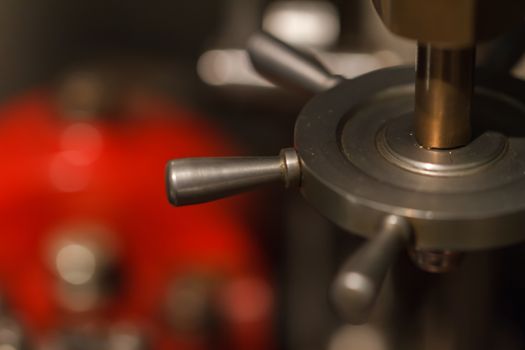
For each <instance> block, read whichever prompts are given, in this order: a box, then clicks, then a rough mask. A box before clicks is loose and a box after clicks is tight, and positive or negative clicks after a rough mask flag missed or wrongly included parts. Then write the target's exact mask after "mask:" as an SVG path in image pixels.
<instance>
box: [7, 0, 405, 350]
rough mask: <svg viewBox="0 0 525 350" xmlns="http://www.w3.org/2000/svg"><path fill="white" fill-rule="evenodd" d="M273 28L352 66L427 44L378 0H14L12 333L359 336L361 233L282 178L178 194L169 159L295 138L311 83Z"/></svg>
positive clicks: (55, 338)
mask: <svg viewBox="0 0 525 350" xmlns="http://www.w3.org/2000/svg"><path fill="white" fill-rule="evenodd" d="M261 28H263V29H264V30H266V31H268V32H270V33H272V34H274V35H275V36H277V37H279V38H281V39H283V40H285V41H287V42H289V43H290V44H293V45H296V46H298V47H301V48H304V49H306V50H310V51H311V52H313V53H314V54H315V55H316V56H318V57H319V58H320V59H321V60H322V61H323V63H325V64H326V66H327V67H329V68H330V69H331V70H332V71H333V72H335V73H337V74H340V75H343V76H346V77H353V76H357V75H359V74H363V73H365V72H367V71H370V70H374V69H378V68H382V67H387V66H392V65H399V64H406V63H412V62H413V58H414V45H413V44H412V43H410V42H407V41H405V40H402V39H400V38H396V37H394V36H393V35H391V34H390V33H388V32H387V30H386V29H385V28H383V26H382V24H381V23H380V21H379V19H378V18H377V15H376V13H375V12H374V11H373V9H372V5H371V2H370V1H369V0H352V1H343V0H340V1H322V0H312V1H301V0H293V1H263V0H216V1H209V0H193V1H168V0H150V1H144V0H141V1H138V0H128V1H114V0H104V1H102V0H89V1H88V0H85V1H80V0H79V1H66V0H42V1H29V0H5V1H2V2H0V164H1V169H2V170H1V172H0V237H1V239H0V349H1V350H19V349H60V350H62V349H63V350H69V349H79V350H84V349H85V350H91V349H93V350H94V349H97V350H100V349H108V350H128V349H129V350H131V349H133V350H135V349H137V350H139V349H183V350H184V349H199V350H200V349H203V350H204V349H231V350H235V349H250V350H257V349H261V350H262V349H265V350H268V349H301V350H308V349H340V348H344V342H345V341H344V339H345V327H344V326H343V324H342V323H341V322H340V321H339V320H338V319H337V317H336V316H335V313H334V312H333V310H332V308H331V306H330V303H329V301H328V298H327V290H328V286H329V285H330V282H331V280H332V278H333V275H334V273H335V272H336V269H337V267H338V266H339V264H340V262H341V260H342V259H343V258H344V257H345V256H346V255H347V254H348V252H349V249H351V248H350V247H352V246H353V245H354V243H355V242H358V241H359V240H358V239H357V238H352V237H351V236H350V235H348V234H346V233H342V232H339V231H338V230H337V229H336V228H335V227H334V226H333V225H331V224H330V223H328V222H327V221H325V220H324V219H322V218H321V217H320V216H319V215H318V214H317V213H316V212H315V211H313V210H312V209H311V208H309V207H308V206H307V205H306V204H305V203H303V202H302V201H301V200H300V199H299V198H297V196H296V195H294V194H293V193H291V194H290V193H288V194H283V193H281V192H280V191H279V190H277V189H272V188H268V189H267V190H266V191H259V192H255V193H252V194H248V195H242V196H238V197H235V198H232V199H227V200H221V201H218V202H216V203H210V204H205V205H200V206H196V207H188V208H173V207H170V206H169V204H168V202H167V200H166V198H165V193H164V191H165V190H164V165H165V163H166V161H168V160H169V159H173V158H179V157H186V156H217V155H253V154H257V155H272V154H276V153H277V152H278V150H279V149H281V148H283V147H286V146H290V144H291V143H292V135H293V124H294V121H295V117H296V115H297V113H298V112H299V110H300V109H301V106H302V105H303V104H304V103H305V101H306V100H305V98H303V97H301V96H299V95H295V94H293V93H290V92H286V91H283V90H281V89H279V88H276V87H274V86H273V85H271V84H270V83H268V82H267V81H265V80H263V79H262V78H260V77H259V76H258V75H257V74H256V73H255V72H254V71H253V69H252V68H251V66H250V63H249V61H248V59H247V55H246V53H245V51H244V50H243V47H244V45H245V42H246V40H247V39H248V37H249V36H250V34H251V33H253V32H254V31H256V30H259V29H261ZM352 332H353V333H352V334H353V339H354V341H356V339H361V340H362V341H363V344H364V345H363V347H362V348H363V349H365V348H373V346H374V345H373V344H372V345H370V342H373V341H375V340H376V339H377V337H375V335H374V334H373V330H371V329H367V328H366V326H365V327H364V328H359V329H354V330H352ZM365 344H366V345H365Z"/></svg>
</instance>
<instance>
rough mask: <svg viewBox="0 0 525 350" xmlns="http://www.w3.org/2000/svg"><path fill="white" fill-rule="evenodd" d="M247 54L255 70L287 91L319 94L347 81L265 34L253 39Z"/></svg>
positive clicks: (255, 35)
mask: <svg viewBox="0 0 525 350" xmlns="http://www.w3.org/2000/svg"><path fill="white" fill-rule="evenodd" d="M247 50H248V54H249V55H250V59H251V62H252V64H253V66H254V68H255V70H256V71H257V72H259V74H261V75H262V76H263V77H265V78H266V79H268V80H269V81H271V82H272V83H275V84H277V85H279V86H282V87H285V88H290V89H293V90H298V91H300V92H303V93H308V94H316V93H319V92H321V91H324V90H327V89H330V88H332V87H334V86H335V85H337V84H339V83H340V82H341V81H342V80H343V78H342V77H340V76H336V75H333V74H331V73H330V72H329V71H328V70H327V69H326V68H325V67H324V66H323V65H322V64H321V62H319V61H318V60H317V59H316V58H314V57H313V56H312V55H309V54H308V53H306V52H302V51H299V50H298V49H296V48H294V47H292V46H290V45H288V44H286V43H284V42H282V41H280V40H279V39H277V38H275V37H273V36H272V35H270V34H268V33H265V32H258V33H256V34H254V35H252V37H251V38H250V39H249V41H248V44H247Z"/></svg>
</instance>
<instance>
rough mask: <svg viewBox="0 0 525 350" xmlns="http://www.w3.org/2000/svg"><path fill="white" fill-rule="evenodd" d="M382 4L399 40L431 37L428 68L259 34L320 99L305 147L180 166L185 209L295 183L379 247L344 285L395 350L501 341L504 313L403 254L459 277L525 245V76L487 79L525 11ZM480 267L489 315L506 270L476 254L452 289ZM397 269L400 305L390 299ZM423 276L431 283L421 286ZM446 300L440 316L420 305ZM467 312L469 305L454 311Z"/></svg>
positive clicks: (514, 4)
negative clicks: (323, 53)
mask: <svg viewBox="0 0 525 350" xmlns="http://www.w3.org/2000/svg"><path fill="white" fill-rule="evenodd" d="M373 2H374V5H375V8H376V10H377V12H378V14H379V16H380V17H381V19H382V20H383V22H384V23H385V25H386V26H387V27H388V28H389V29H390V30H391V31H392V32H394V33H396V34H399V35H401V36H404V37H408V38H411V39H415V40H417V42H418V55H417V65H416V72H415V74H414V71H413V68H403V67H401V68H389V69H384V70H379V71H375V72H372V73H368V74H365V75H363V76H360V77H357V78H355V79H351V80H345V79H343V78H342V77H339V76H334V75H332V74H330V73H329V72H328V71H327V70H326V69H325V68H324V67H323V66H322V65H321V64H320V63H319V62H318V61H316V60H315V59H314V58H313V57H312V56H310V55H308V54H305V53H304V52H300V51H298V50H296V49H294V48H292V47H290V46H288V45H286V44H285V43H283V42H281V41H279V40H278V39H276V38H274V37H272V36H270V35H268V34H266V33H259V34H256V35H254V36H253V37H252V38H251V40H250V41H249V44H248V52H249V54H250V58H251V61H252V64H253V65H254V67H255V68H256V69H257V70H258V71H259V73H261V74H262V75H263V76H264V77H266V78H268V79H269V80H271V81H273V82H275V83H277V84H279V85H281V86H285V87H289V88H293V89H297V90H300V91H303V92H306V93H310V94H312V95H315V97H314V98H313V99H312V100H311V101H310V102H308V103H307V105H306V106H305V107H304V108H303V110H302V111H301V112H300V114H299V116H298V118H297V121H296V125H295V133H294V147H293V148H287V149H283V150H282V151H281V153H280V155H278V156H275V157H253V158H186V159H177V160H172V161H170V162H169V163H168V166H167V187H168V196H169V200H170V202H171V203H172V204H174V205H177V206H180V205H187V204H196V203H201V202H206V201H209V200H214V199H218V198H222V197H225V196H228V195H231V194H235V193H238V192H241V191H244V190H247V189H250V188H252V187H254V186H257V185H260V184H264V183H268V182H274V181H279V180H281V181H282V182H284V184H285V186H286V187H295V188H299V189H300V191H301V193H302V194H303V196H304V197H305V198H306V200H307V201H308V202H309V203H310V204H311V205H312V206H314V207H315V208H316V209H317V210H318V211H319V212H321V213H322V214H323V215H324V216H326V217H327V218H328V219H329V220H330V221H332V222H334V223H335V224H337V225H338V226H340V227H342V228H343V229H345V230H347V231H349V232H351V233H355V234H358V235H361V236H363V237H366V238H369V241H368V243H366V244H364V245H363V246H362V247H361V248H360V249H359V250H358V251H357V252H356V253H354V254H353V255H352V256H351V257H350V258H349V260H348V261H347V263H345V264H344V266H343V268H342V269H341V272H340V273H339V275H338V276H337V278H336V280H335V282H334V285H333V288H332V297H333V300H334V302H335V304H336V305H337V307H338V309H339V310H340V311H341V312H342V314H343V315H344V316H345V318H346V319H347V320H348V321H350V322H351V323H363V322H366V321H370V322H372V323H376V324H378V325H379V326H378V327H380V328H381V329H388V330H389V332H390V336H388V337H387V338H388V339H387V340H388V344H390V345H389V347H387V348H396V349H398V348H399V349H434V348H435V349H443V348H450V349H471V348H472V349H482V348H487V349H488V348H499V347H498V346H497V345H496V344H497V343H498V342H497V340H495V338H497V336H495V335H494V334H495V333H497V331H495V330H494V328H492V329H491V331H487V332H486V330H487V329H489V328H490V326H488V325H489V324H490V316H488V315H489V314H490V312H489V311H486V310H485V309H484V310H481V309H480V308H476V306H473V307H470V308H468V307H457V305H463V304H462V302H458V301H457V299H458V298H459V296H458V295H457V293H454V292H452V294H455V295H454V296H453V297H450V295H449V294H450V293H448V294H447V293H445V292H444V291H445V290H447V288H449V287H444V285H446V284H447V283H441V282H443V281H445V280H443V281H439V282H435V281H434V282H431V281H429V280H426V281H425V280H424V278H423V280H421V278H419V277H418V276H420V275H419V273H416V272H413V271H412V270H410V268H406V266H405V267H403V266H401V265H402V262H399V260H398V257H399V255H400V253H401V252H403V251H405V250H407V251H408V253H409V254H408V255H409V256H410V257H411V258H412V261H413V262H414V263H415V264H416V265H417V266H418V267H420V268H421V269H422V270H424V271H428V272H440V273H444V272H449V271H451V270H453V269H454V267H458V266H459V265H461V261H462V260H463V257H464V256H465V253H468V252H479V251H489V250H494V249H496V248H500V247H505V246H510V245H514V244H518V243H520V242H522V241H524V240H525V230H524V229H523V227H524V225H525V199H524V197H523V196H522V195H521V194H522V193H523V192H524V191H525V82H523V81H521V80H518V79H515V78H512V77H510V76H507V75H505V74H499V75H494V74H488V73H484V72H483V71H482V70H480V71H479V72H476V74H474V71H475V51H476V50H475V45H476V44H477V43H478V42H479V41H483V40H487V39H490V38H493V37H495V36H496V35H497V34H500V33H502V32H504V31H506V30H507V29H508V28H509V27H510V26H511V25H513V24H515V23H517V22H519V21H521V20H522V19H523V18H524V16H525V3H523V2H522V1H512V0H504V1H501V2H499V3H498V4H497V6H493V5H494V4H493V2H489V1H485V0H443V1H419V0H374V1H373ZM474 77H475V79H474ZM474 80H475V84H474ZM474 86H475V87H474ZM476 254H477V253H474V254H468V255H473V256H475V255H476ZM465 260H468V259H466V258H465ZM472 264H474V265H477V268H478V270H479V269H481V270H483V271H484V272H485V273H486V274H485V275H484V276H483V277H482V278H481V279H479V278H478V279H477V280H476V278H475V277H473V275H470V277H469V278H471V279H470V282H471V283H470V284H471V287H472V288H471V289H473V290H474V291H471V292H464V294H463V296H462V300H466V302H467V303H469V302H470V303H477V304H475V305H484V306H487V305H488V300H489V299H490V296H489V295H488V294H489V293H486V290H488V289H490V288H489V285H490V284H491V283H492V282H491V281H493V280H491V277H490V276H493V275H494V274H497V272H496V271H494V270H490V269H488V268H486V266H488V265H486V263H479V261H478V263H469V262H467V261H465V263H464V264H463V265H466V266H461V267H460V269H463V272H464V273H463V275H459V276H460V277H458V275H456V277H453V278H451V279H450V281H449V282H448V283H451V284H453V283H456V282H458V281H461V279H462V278H463V277H464V276H465V273H466V272H465V269H467V270H468V269H470V267H469V266H471V265H472ZM392 265H395V266H394V268H393V269H392V271H391V274H390V277H389V283H388V289H389V291H390V292H391V293H390V296H393V297H394V298H395V299H394V302H392V301H391V300H390V301H389V300H388V298H387V297H386V296H385V295H384V294H385V293H386V292H385V291H383V292H381V285H382V284H383V280H384V279H385V276H386V275H387V272H388V270H389V268H390V267H391V266H392ZM489 265H490V264H489ZM491 266H493V265H491ZM489 270H490V271H489ZM407 274H408V277H407ZM410 274H412V275H413V276H414V279H417V278H416V277H418V278H419V281H409V280H410ZM461 276H463V277H461ZM454 278H455V281H456V282H453V281H454ZM403 279H404V280H405V282H406V283H407V284H411V285H417V284H418V283H420V284H419V286H418V287H415V288H419V289H420V292H417V291H415V292H414V290H413V288H412V291H411V292H410V293H409V291H408V288H407V287H406V285H405V286H403V283H401V282H400V281H402V280H403ZM476 281H478V282H479V283H478V282H476ZM480 281H481V282H480ZM429 285H430V286H431V287H429ZM429 288H430V289H434V293H428V289H429ZM449 289H450V288H449ZM467 289H468V288H467ZM423 290H425V292H423ZM492 290H494V288H492ZM436 291H438V292H436ZM439 291H442V292H443V293H442V295H441V297H440V298H437V297H436V295H438V294H439ZM465 293H466V294H465ZM469 293H471V294H470V295H469ZM378 295H381V296H380V297H379V299H380V300H379V301H380V302H379V304H380V305H378V306H379V307H378V308H376V309H374V308H373V306H374V304H375V303H376V300H377V299H378ZM407 295H410V296H413V295H418V297H416V298H412V299H411V300H410V299H409V298H407ZM473 295H475V297H474V296H473ZM469 296H470V297H471V300H469ZM432 298H434V302H433V305H434V306H433V307H430V308H426V309H427V310H430V311H428V312H426V313H425V314H424V315H423V314H422V313H421V312H420V311H417V312H416V311H414V310H421V309H424V308H425V307H424V306H425V305H427V304H428V303H425V302H423V301H421V300H423V299H425V300H429V299H432ZM436 299H439V300H438V301H439V302H436ZM458 303H459V304H458ZM385 305H390V306H386V307H385ZM392 305H394V306H392ZM473 305H474V304H473ZM451 308H452V309H453V308H456V309H457V310H455V312H454V311H451V312H449V313H447V312H446V311H444V310H450V309H451ZM407 310H408V311H407ZM485 311H486V312H485ZM462 312H463V313H464V314H463V315H461V313H462ZM481 314H483V315H482V317H481V316H480V315H481ZM458 315H459V316H458ZM455 316H458V317H457V318H456V319H454V317H455ZM479 319H483V320H484V321H483V322H479ZM429 320H430V321H429ZM455 328H456V331H455ZM405 333H410V336H409V337H408V336H405V335H402V334H405ZM475 333H479V334H478V335H477V336H474V335H473V334H475ZM429 339H432V341H429ZM508 348H513V347H510V346H509V347H508Z"/></svg>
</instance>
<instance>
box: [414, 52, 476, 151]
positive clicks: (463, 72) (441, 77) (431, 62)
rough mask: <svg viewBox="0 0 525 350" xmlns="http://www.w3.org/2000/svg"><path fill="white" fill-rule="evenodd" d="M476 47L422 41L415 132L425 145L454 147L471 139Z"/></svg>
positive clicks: (421, 143) (418, 71)
mask: <svg viewBox="0 0 525 350" xmlns="http://www.w3.org/2000/svg"><path fill="white" fill-rule="evenodd" d="M474 57H475V49H474V48H466V49H441V48H437V47H434V46H431V45H424V44H419V45H418V50H417V66H416V105H415V111H416V116H415V133H416V139H417V141H418V142H419V144H420V145H421V146H423V147H425V148H455V147H459V146H463V145H465V144H467V143H468V142H469V141H470V136H471V127H470V103H471V99H472V86H473V69H474Z"/></svg>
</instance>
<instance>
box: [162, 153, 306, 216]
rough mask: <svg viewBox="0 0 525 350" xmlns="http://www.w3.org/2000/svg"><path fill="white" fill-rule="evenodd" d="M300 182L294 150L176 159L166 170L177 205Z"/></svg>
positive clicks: (297, 158) (298, 162)
mask: <svg viewBox="0 0 525 350" xmlns="http://www.w3.org/2000/svg"><path fill="white" fill-rule="evenodd" d="M300 179H301V165H300V161H299V157H298V156H297V152H296V151H295V150H294V149H293V148H285V149H283V150H282V151H281V153H280V154H279V155H278V156H276V157H231V158H183V159H176V160H172V161H170V162H169V163H168V165H167V167H166V182H167V184H166V185H167V191H168V198H169V201H170V202H171V204H173V205H176V206H181V205H187V204H197V203H203V202H208V201H211V200H215V199H219V198H223V197H226V196H230V195H233V194H237V193H240V192H243V191H246V190H248V189H251V188H253V187H255V186H258V185H262V184H266V183H270V182H276V181H279V180H281V181H283V182H284V185H285V186H286V187H290V186H293V185H298V184H299V182H300Z"/></svg>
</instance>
